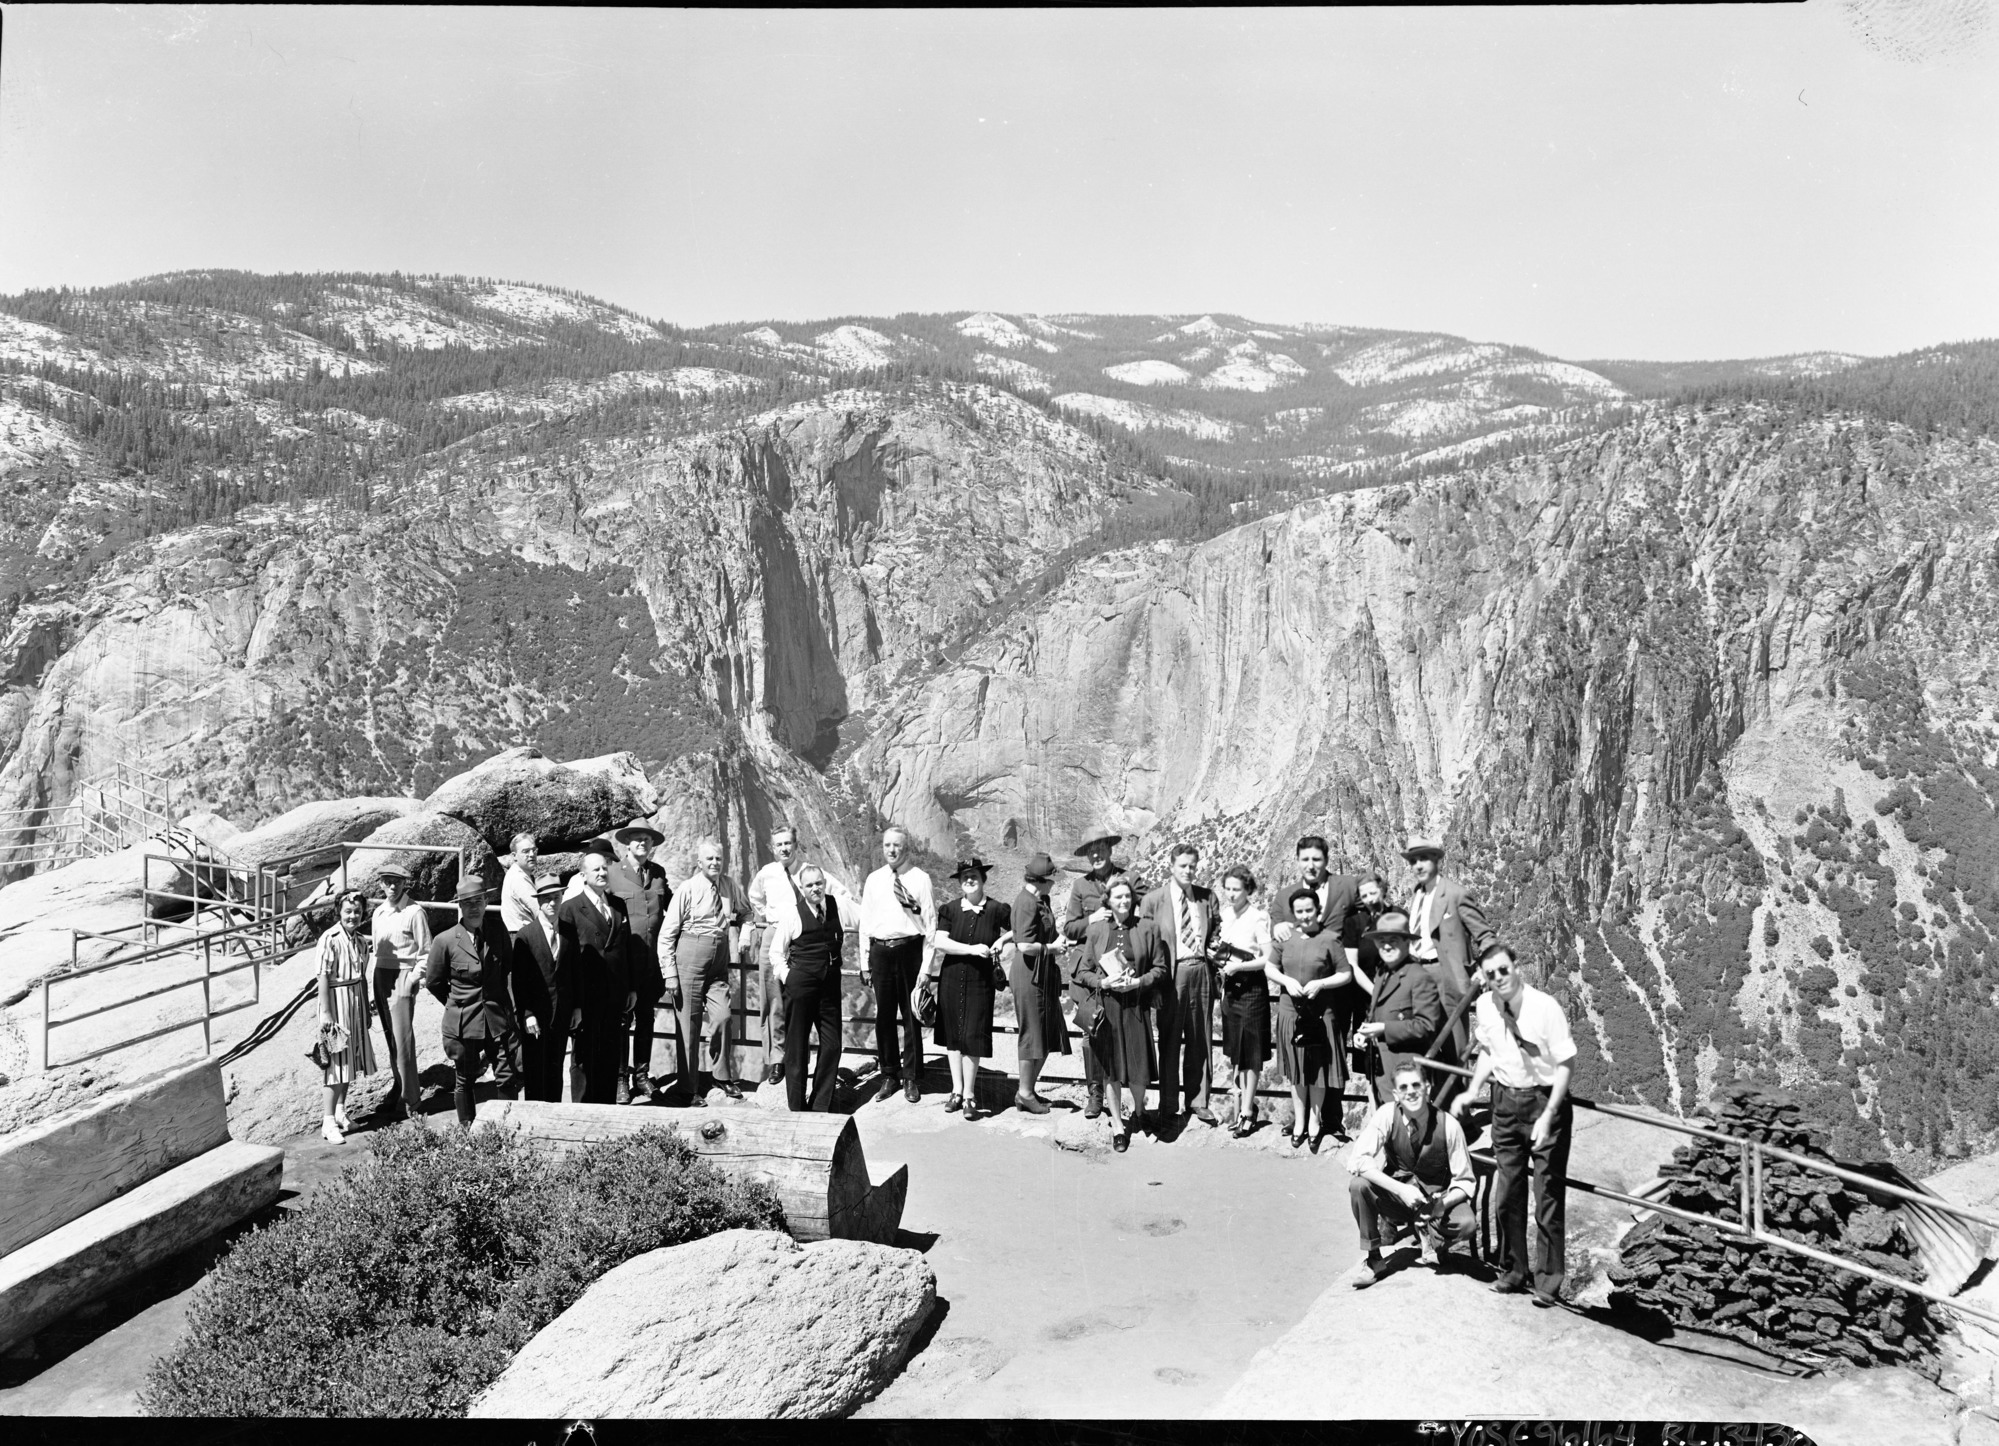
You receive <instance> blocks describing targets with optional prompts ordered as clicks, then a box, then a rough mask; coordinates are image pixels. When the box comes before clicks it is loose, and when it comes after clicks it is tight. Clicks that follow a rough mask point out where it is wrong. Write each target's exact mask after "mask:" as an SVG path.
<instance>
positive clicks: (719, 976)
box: [673, 934, 736, 1094]
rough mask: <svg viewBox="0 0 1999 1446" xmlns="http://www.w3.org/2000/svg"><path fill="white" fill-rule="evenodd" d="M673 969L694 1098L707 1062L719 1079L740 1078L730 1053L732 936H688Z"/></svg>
mask: <svg viewBox="0 0 1999 1446" xmlns="http://www.w3.org/2000/svg"><path fill="white" fill-rule="evenodd" d="M673 964H674V971H675V975H676V977H677V978H678V980H679V983H680V1003H679V1005H678V1006H677V1008H676V1011H675V1012H676V1013H677V1014H678V1015H679V1018H680V1080H681V1083H682V1085H684V1086H685V1087H686V1089H687V1091H688V1093H689V1094H693V1093H695V1092H697V1091H698V1090H699V1088H700V1076H701V1062H702V1060H701V1057H702V1055H703V1053H704V1052H705V1053H706V1054H707V1056H708V1071H709V1073H710V1074H712V1075H713V1076H714V1077H715V1078H716V1079H718V1080H732V1079H734V1078H735V1077H736V1066H735V1061H734V1059H733V1058H732V1057H731V1051H730V1049H729V1035H730V1029H729V1025H730V1023H731V1013H730V1008H729V936H728V935H727V934H682V935H681V936H680V942H679V943H678V944H677V945H676V946H675V947H674V951H673Z"/></svg>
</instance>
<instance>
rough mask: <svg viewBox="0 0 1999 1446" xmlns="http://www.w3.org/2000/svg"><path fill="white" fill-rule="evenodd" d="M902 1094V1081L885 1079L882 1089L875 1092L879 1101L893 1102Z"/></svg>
mask: <svg viewBox="0 0 1999 1446" xmlns="http://www.w3.org/2000/svg"><path fill="white" fill-rule="evenodd" d="M901 1093H902V1081H901V1080H899V1079H885V1080H883V1081H882V1083H881V1088H880V1089H878V1090H876V1091H875V1098H876V1099H878V1100H892V1099H894V1098H895V1097H896V1096H897V1095H899V1094H901Z"/></svg>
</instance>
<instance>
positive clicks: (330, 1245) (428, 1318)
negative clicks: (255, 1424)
mask: <svg viewBox="0 0 1999 1446" xmlns="http://www.w3.org/2000/svg"><path fill="white" fill-rule="evenodd" d="M371 1144H372V1146H373V1149H374V1160H373V1162H372V1165H361V1166H357V1167H356V1168H354V1169H350V1170H348V1171H347V1172H346V1173H345V1174H344V1175H342V1177H341V1178H340V1179H339V1180H338V1181H337V1182H336V1183H334V1184H333V1185H330V1186H328V1187H327V1188H326V1189H324V1190H323V1191H321V1192H320V1193H319V1194H318V1195H316V1196H315V1197H314V1198H313V1199H312V1200H311V1201H309V1202H308V1203H307V1204H305V1205H304V1206H302V1207H301V1208H300V1209H298V1210H296V1211H294V1212H293V1213H291V1214H290V1215H288V1216H286V1217H284V1218H283V1219H280V1220H278V1221H276V1222H275V1223H273V1224H271V1225H268V1226H265V1227H263V1228H261V1229H259V1230H256V1231H254V1232H252V1233H251V1234H250V1235H249V1236H247V1237H246V1238H245V1239H244V1240H242V1241H241V1242H240V1243H238V1244H237V1246H236V1247H235V1248H234V1249H233V1250H231V1251H230V1253H229V1254H228V1256H226V1257H225V1258H224V1259H223V1261H222V1263H221V1264H220V1265H219V1266H218V1267H217V1269H216V1271H215V1273H214V1274H213V1275H211V1276H210V1277H209V1278H208V1280H207V1281H205V1282H204V1283H203V1285H202V1287H201V1290H200V1292H199V1293H198V1294H197V1295H196V1296H195V1299H194V1302H193V1304H192V1307H191V1309H190V1311H189V1316H188V1324H187V1329H186V1330H185V1331H184V1332H183V1334H182V1336H181V1339H180V1342H179V1344H178V1345H177V1346H176V1347H175V1348H174V1349H173V1350H172V1351H171V1352H170V1353H169V1354H167V1355H166V1356H164V1357H162V1358H161V1359H160V1360H159V1361H157V1362H155V1363H154V1365H153V1367H152V1369H151V1371H150V1372H149V1373H148V1375H147V1380H146V1386H145V1389H144V1392H143V1393H142V1396H141V1404H142V1405H143V1407H144V1409H145V1410H146V1411H148V1412H149V1413H151V1414H153V1415H162V1416H188V1415H197V1416H462V1415H463V1414H464V1413H465V1408H466V1406H467V1404H468V1403H469V1402H470V1401H471V1399H472V1397H473V1396H475V1395H477V1394H478V1392H479V1391H480V1390H482V1389H483V1388H484V1387H485V1386H487V1385H488V1384H490V1383H491V1382H492V1380H493V1379H494V1378H495V1377H496V1376H498V1375H499V1373H500V1372H501V1371H502V1370H504V1369H505V1368H506V1366H507V1363H508V1362H509V1361H511V1360H512V1359H513V1358H514V1356H515V1354H516V1353H518V1352H519V1350H520V1348H521V1347H522V1346H523V1345H525V1344H526V1343H527V1341H528V1339H529V1338H530V1337H531V1336H533V1335H534V1333H535V1332H536V1331H538V1330H540V1329H541V1328H542V1327H543V1326H544V1325H547V1324H548V1322H549V1321H551V1320H553V1319H554V1318H555V1317H556V1316H557V1315H559V1314H561V1313H562V1311H564V1310H565V1309H567V1308H568V1307H569V1306H570V1305H571V1304H572V1303H573V1302H574V1301H575V1300H576V1298H577V1297H578V1296H579V1295H581V1294H582V1293H583V1291H584V1289H585V1288H586V1287H587V1286H589V1284H590V1283H591V1282H592V1281H594V1280H596V1279H597V1277H599V1276H600V1275H602V1274H603V1273H604V1272H605V1271H607V1270H609V1269H611V1268H612V1267H613V1266H615V1265H617V1264H619V1263H620V1262H622V1261H625V1260H629V1259H630V1258H632V1257H633V1256H635V1255H640V1254H643V1253H644V1252H646V1251H648V1250H657V1249H660V1248H661V1247H663V1246H669V1245H679V1244H681V1243H683V1242H685V1241H689V1240H695V1239H699V1238H700V1237H702V1236H705V1235H712V1234H714V1233H715V1232H717V1231H720V1230H729V1229H735V1228H748V1229H755V1230H780V1229H783V1228H784V1212H783V1210H782V1208H781V1207H780V1206H779V1205H778V1202H777V1197H776V1196H775V1195H774V1194H773V1193H772V1192H771V1191H770V1190H769V1189H768V1188H767V1187H765V1186H762V1185H756V1184H745V1183H742V1182H738V1181H735V1180H732V1179H730V1178H728V1177H727V1176H725V1175H723V1174H721V1173H720V1172H719V1171H717V1170H716V1169H714V1168H713V1167H712V1166H710V1165H708V1164H707V1163H706V1162H705V1161H703V1160H701V1159H700V1158H699V1157H698V1156H696V1155H695V1153H694V1151H693V1150H692V1149H691V1148H690V1147H689V1146H688V1145H687V1143H686V1141H684V1140H682V1139H681V1138H680V1136H679V1135H677V1134H675V1133H672V1132H670V1131H667V1130H663V1129H647V1130H645V1131H643V1132H641V1133H640V1134H637V1135H635V1136H632V1137H630V1138H628V1139H624V1140H618V1141H613V1142H607V1143H603V1144H598V1145H592V1146H589V1147H587V1148H585V1149H582V1150H579V1151H576V1152H575V1153H573V1154H571V1155H570V1156H569V1157H568V1158H566V1159H563V1160H560V1161H558V1160H556V1159H555V1158H553V1157H552V1156H551V1155H549V1154H548V1153H546V1152H545V1151H544V1150H543V1149H542V1148H541V1147H540V1146H539V1145H537V1144H535V1143H534V1142H533V1141H530V1140H528V1139H526V1138H525V1137H523V1136H519V1135H516V1134H514V1133H513V1132H511V1131H507V1130H479V1131H474V1132H470V1133H468V1132H466V1131H462V1130H446V1131H443V1132H440V1133H437V1134H432V1133H430V1132H429V1131H427V1130H424V1129H421V1128H419V1127H416V1126H413V1125H405V1126H399V1127H398V1128H396V1129H393V1130H388V1131H385V1132H382V1133H380V1134H377V1135H375V1136H374V1137H373V1138H372V1140H371Z"/></svg>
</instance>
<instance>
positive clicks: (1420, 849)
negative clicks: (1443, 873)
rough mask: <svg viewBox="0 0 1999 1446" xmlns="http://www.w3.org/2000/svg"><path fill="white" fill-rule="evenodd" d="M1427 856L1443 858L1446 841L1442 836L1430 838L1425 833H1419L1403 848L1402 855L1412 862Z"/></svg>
mask: <svg viewBox="0 0 1999 1446" xmlns="http://www.w3.org/2000/svg"><path fill="white" fill-rule="evenodd" d="M1426 856H1427V857H1429V858H1433V859H1440V858H1442V857H1443V856H1444V841H1443V840H1442V839H1440V838H1430V837H1428V836H1427V835H1425V834H1417V835H1416V836H1415V837H1414V838H1412V839H1410V840H1409V846H1408V847H1407V848H1405V849H1403V850H1402V857H1403V858H1405V859H1407V860H1409V861H1410V862H1411V863H1414V862H1415V861H1416V860H1417V859H1420V858H1424V857H1426Z"/></svg>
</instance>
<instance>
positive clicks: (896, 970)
mask: <svg viewBox="0 0 1999 1446" xmlns="http://www.w3.org/2000/svg"><path fill="white" fill-rule="evenodd" d="M922 972H923V936H922V935H921V934H912V935H910V936H909V937H908V938H907V939H870V940H869V941H868V982H869V983H870V984H872V985H873V986H874V991H875V1057H876V1058H877V1059H879V1060H880V1061H881V1072H882V1078H883V1079H885V1080H905V1079H907V1080H921V1079H922V1078H923V1026H922V1025H921V1024H919V1023H918V1022H917V1019H916V1003H915V1000H914V999H913V998H912V997H911V996H912V995H913V994H914V993H915V990H916V980H917V976H918V975H919V974H921V973H922ZM898 1035H900V1036H901V1037H900V1038H898V1037H897V1036H898Z"/></svg>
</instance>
